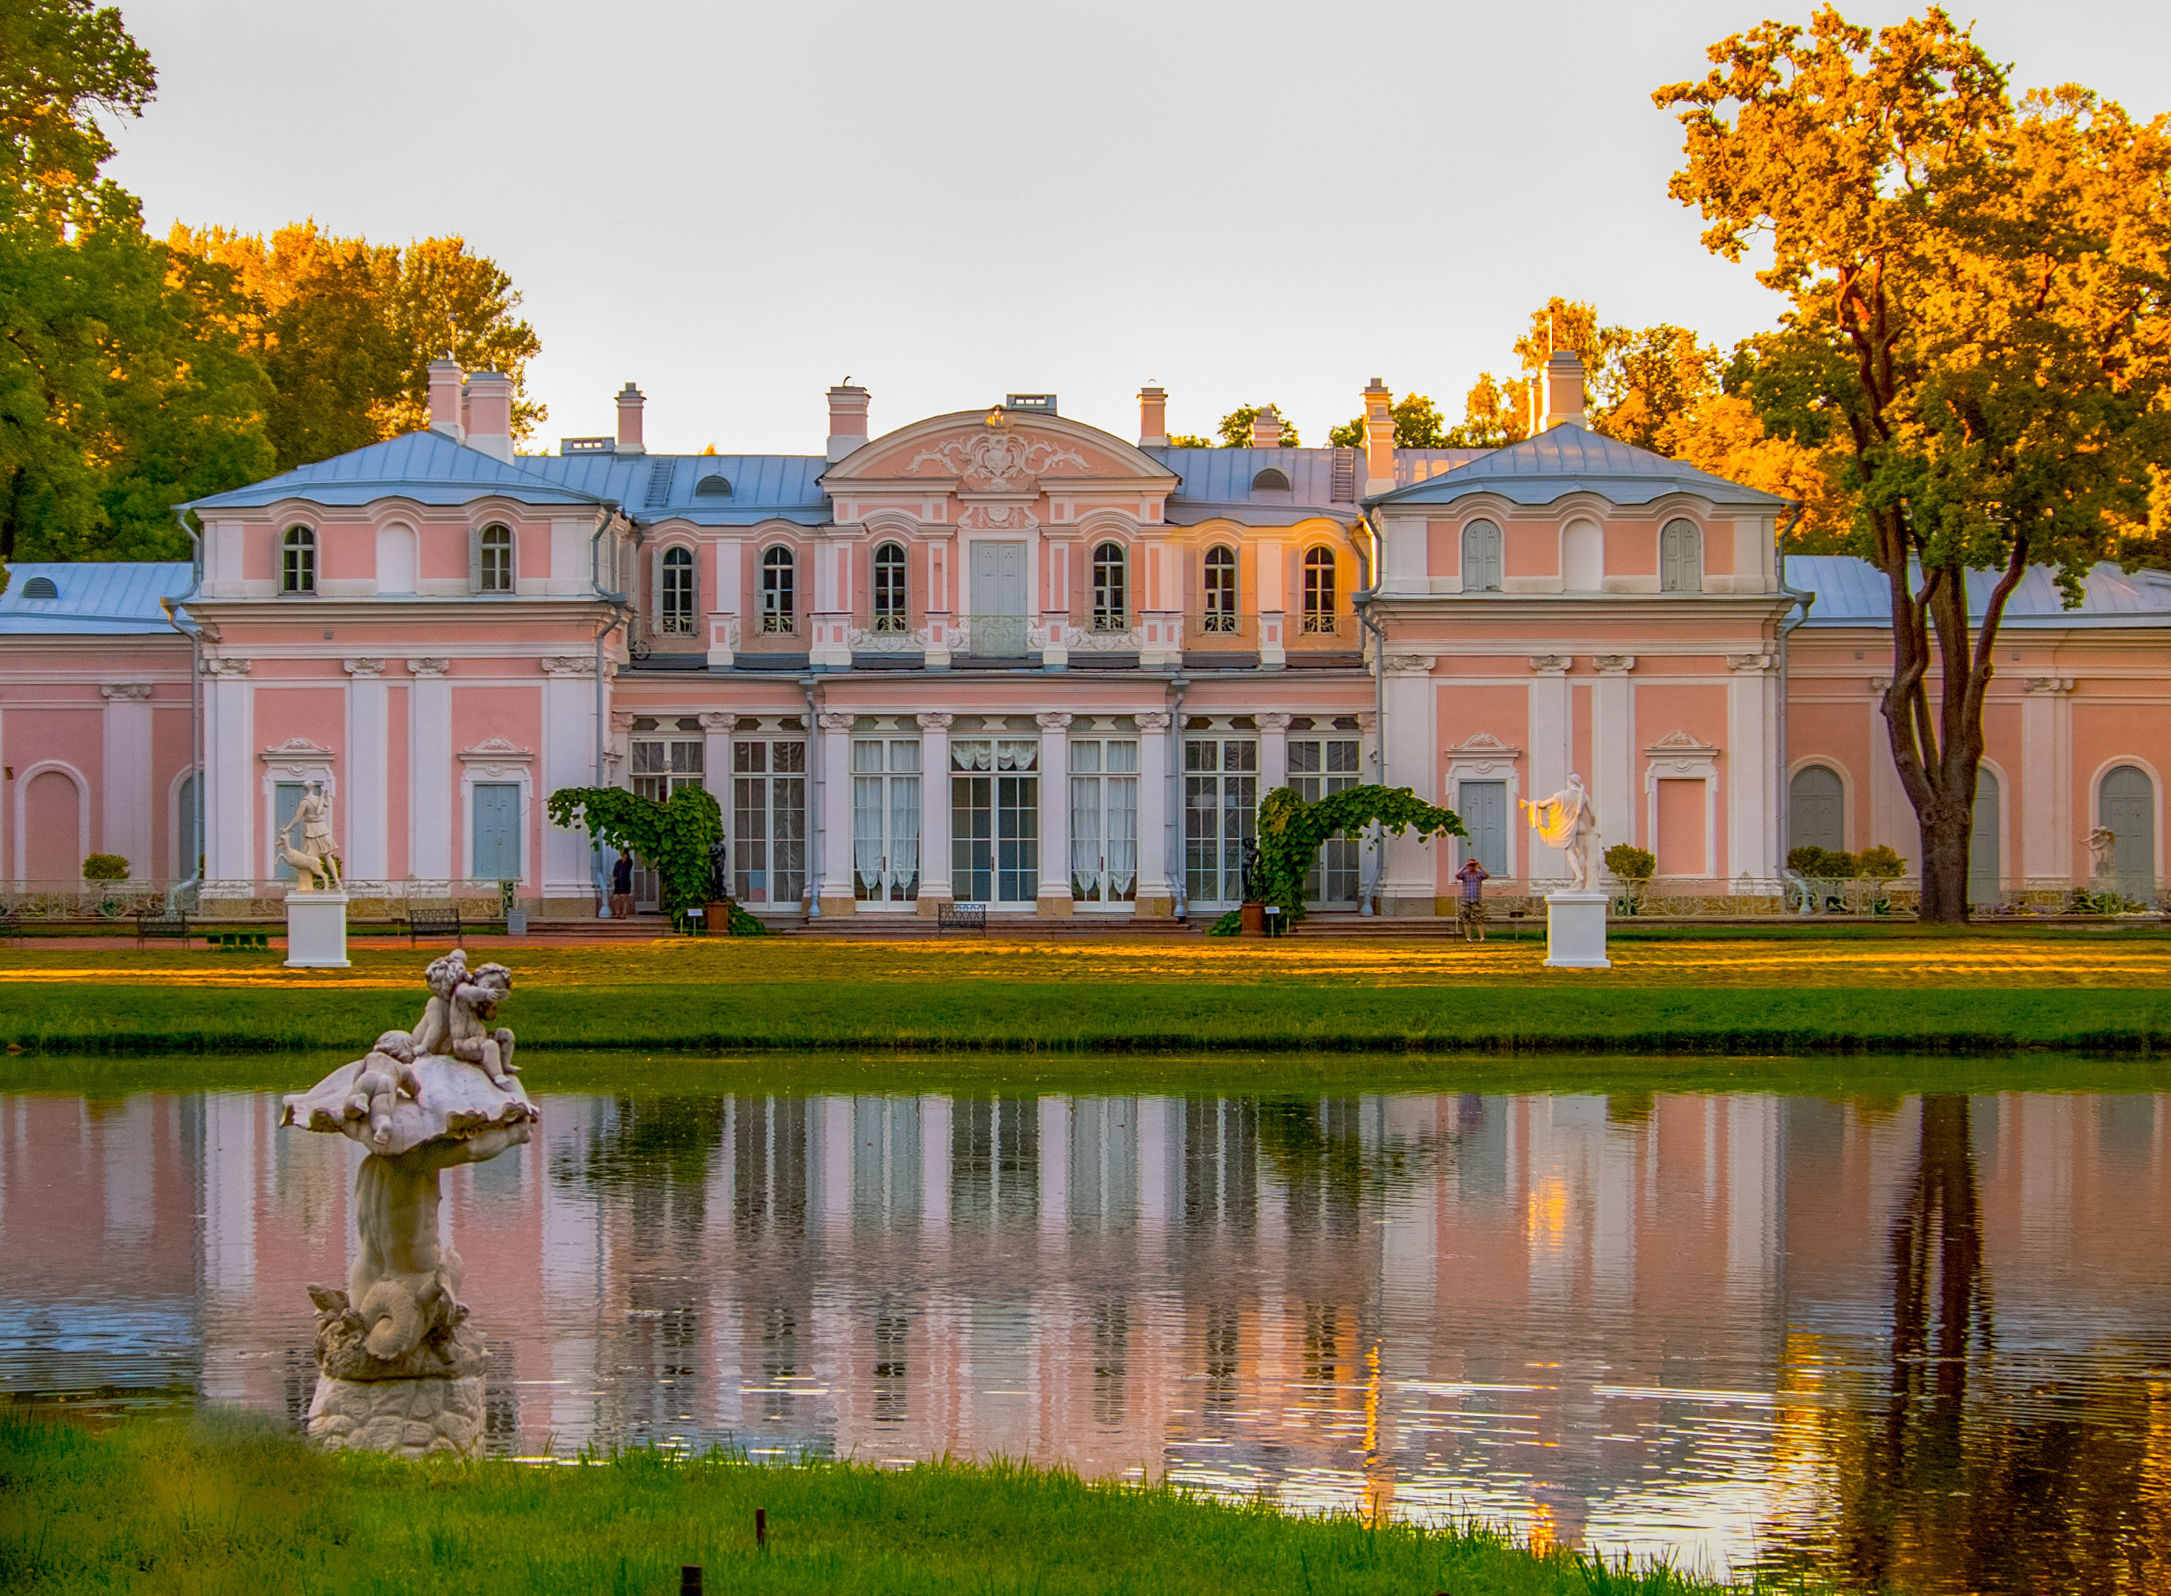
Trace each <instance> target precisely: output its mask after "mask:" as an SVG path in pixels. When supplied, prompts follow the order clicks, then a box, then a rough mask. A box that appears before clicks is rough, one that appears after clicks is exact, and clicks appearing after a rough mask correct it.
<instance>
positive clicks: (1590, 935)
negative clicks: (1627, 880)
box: [1545, 892, 1613, 970]
mask: <svg viewBox="0 0 2171 1596" xmlns="http://www.w3.org/2000/svg"><path fill="white" fill-rule="evenodd" d="M1606 903H1607V898H1606V894H1604V893H1603V892H1549V893H1547V894H1546V895H1545V962H1546V966H1547V967H1548V968H1549V969H1556V970H1610V969H1612V968H1613V961H1612V960H1611V959H1609V958H1607V957H1606Z"/></svg>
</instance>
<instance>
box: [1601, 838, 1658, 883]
mask: <svg viewBox="0 0 2171 1596" xmlns="http://www.w3.org/2000/svg"><path fill="white" fill-rule="evenodd" d="M1606 868H1607V869H1608V870H1610V871H1612V872H1613V873H1614V874H1615V875H1616V876H1618V877H1619V878H1620V879H1621V880H1623V881H1648V880H1650V879H1651V877H1652V875H1653V874H1654V873H1655V872H1656V871H1657V870H1658V860H1657V859H1656V858H1655V857H1654V856H1653V855H1652V853H1651V851H1650V850H1649V849H1648V848H1638V847H1634V846H1632V845H1630V844H1629V843H1625V842H1617V843H1615V844H1614V845H1613V846H1612V847H1610V848H1608V849H1607V850H1606Z"/></svg>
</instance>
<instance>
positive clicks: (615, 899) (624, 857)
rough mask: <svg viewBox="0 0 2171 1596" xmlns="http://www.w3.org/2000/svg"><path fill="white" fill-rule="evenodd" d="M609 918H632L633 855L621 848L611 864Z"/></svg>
mask: <svg viewBox="0 0 2171 1596" xmlns="http://www.w3.org/2000/svg"><path fill="white" fill-rule="evenodd" d="M611 918H612V919H613V920H630V919H632V918H633V855H632V854H630V853H628V852H626V850H625V849H623V848H621V849H619V850H618V862H617V863H616V864H614V865H612V866H611Z"/></svg>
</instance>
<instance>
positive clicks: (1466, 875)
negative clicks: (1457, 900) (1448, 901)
mask: <svg viewBox="0 0 2171 1596" xmlns="http://www.w3.org/2000/svg"><path fill="white" fill-rule="evenodd" d="M1491 876H1492V872H1491V871H1490V870H1487V869H1486V868H1485V867H1484V866H1483V865H1481V864H1479V863H1478V862H1477V861H1476V860H1475V859H1466V860H1464V861H1463V866H1462V868H1461V869H1460V870H1458V871H1456V872H1455V879H1456V880H1457V881H1460V882H1461V883H1462V910H1461V912H1460V913H1459V914H1458V915H1456V917H1455V918H1456V919H1457V920H1458V921H1460V922H1461V925H1462V934H1463V938H1464V940H1465V941H1469V942H1483V941H1484V940H1485V883H1486V882H1487V881H1488V880H1489V879H1491Z"/></svg>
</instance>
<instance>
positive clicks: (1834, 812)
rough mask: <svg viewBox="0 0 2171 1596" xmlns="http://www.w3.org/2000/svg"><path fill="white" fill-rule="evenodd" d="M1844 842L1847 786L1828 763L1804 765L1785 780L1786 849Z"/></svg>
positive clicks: (1832, 849) (1836, 849)
mask: <svg viewBox="0 0 2171 1596" xmlns="http://www.w3.org/2000/svg"><path fill="white" fill-rule="evenodd" d="M1846 846H1847V788H1846V785H1845V783H1843V782H1842V781H1841V780H1840V779H1839V772H1838V771H1836V770H1834V769H1832V767H1831V766H1829V765H1804V766H1802V768H1801V769H1800V770H1797V771H1796V772H1795V773H1794V779H1793V780H1792V781H1790V782H1788V783H1787V849H1788V851H1789V852H1792V851H1793V850H1794V849H1796V848H1822V849H1824V850H1825V852H1827V853H1841V852H1844V851H1845V849H1846Z"/></svg>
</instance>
